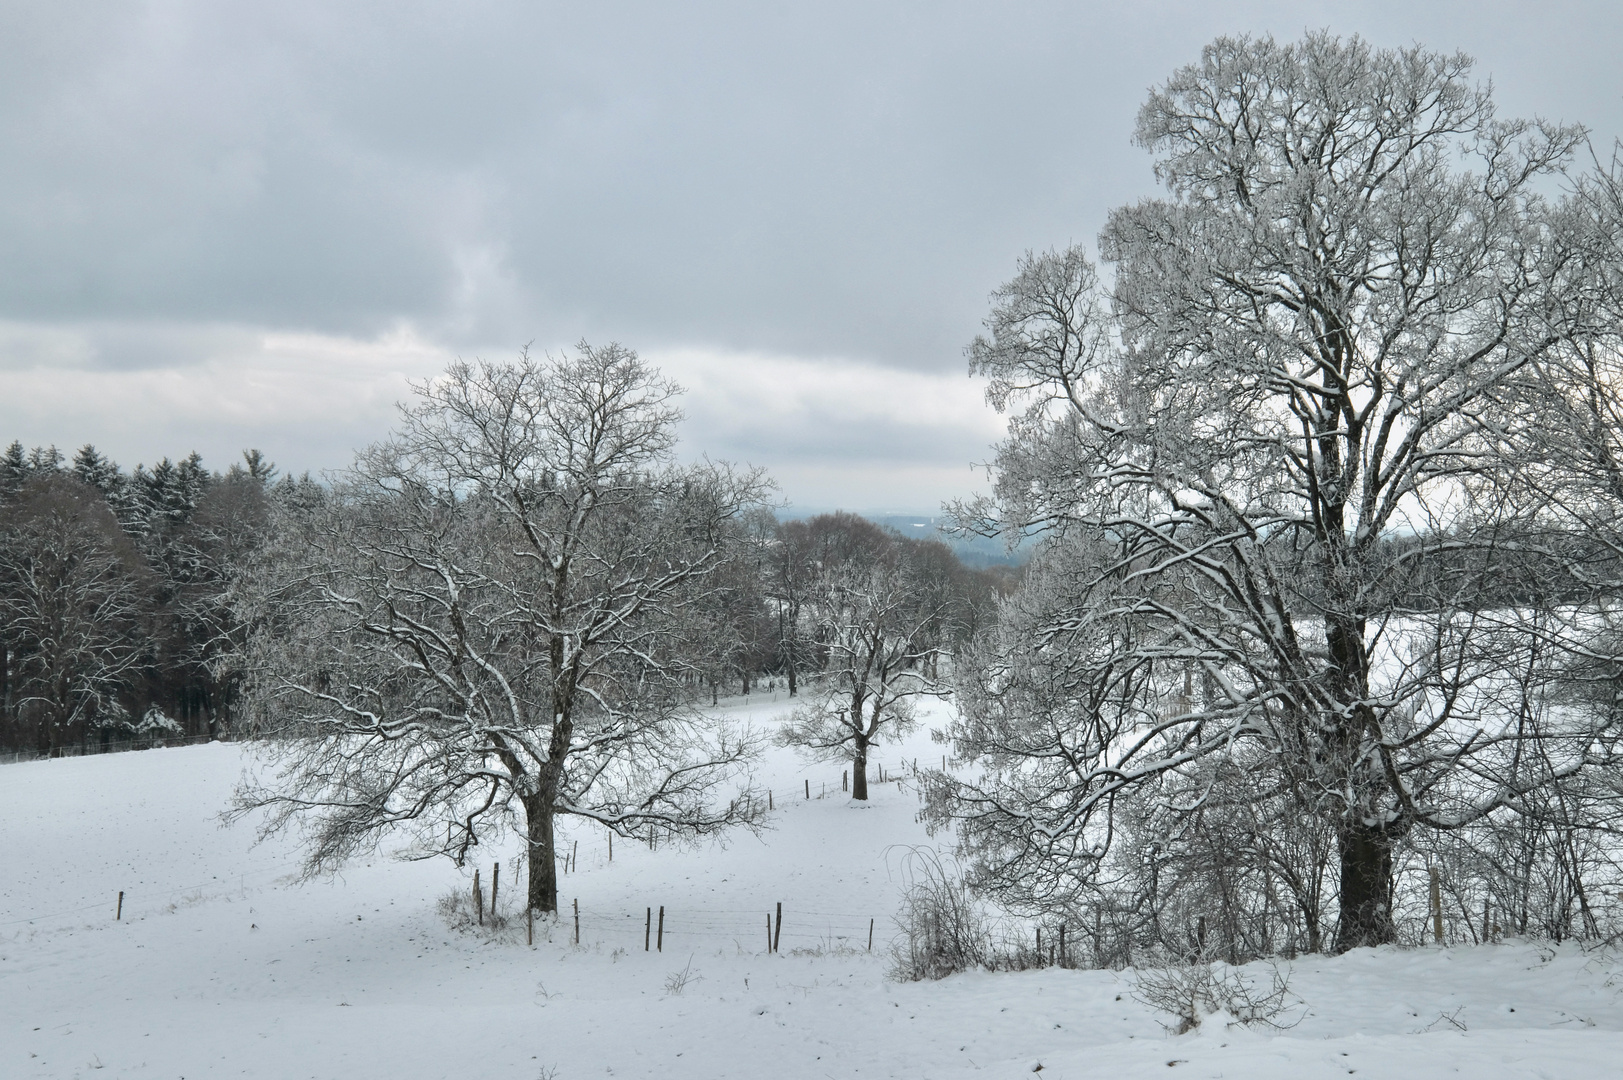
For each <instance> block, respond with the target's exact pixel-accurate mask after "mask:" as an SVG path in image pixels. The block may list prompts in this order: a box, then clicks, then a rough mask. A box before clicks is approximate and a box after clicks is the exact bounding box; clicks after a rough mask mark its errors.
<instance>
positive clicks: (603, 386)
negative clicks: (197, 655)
mask: <svg viewBox="0 0 1623 1080" xmlns="http://www.w3.org/2000/svg"><path fill="white" fill-rule="evenodd" d="M415 389H416V392H417V401H416V403H415V404H414V405H411V406H409V407H402V416H401V423H400V425H399V429H398V431H397V432H396V433H395V434H394V436H393V437H391V438H390V439H389V440H387V441H386V442H383V443H381V444H378V445H376V446H374V447H372V448H370V449H369V450H367V451H365V452H364V453H362V454H361V455H360V456H359V459H358V461H357V462H356V464H355V466H354V467H353V469H352V470H351V471H350V472H349V473H347V474H346V475H344V476H343V477H341V478H340V479H339V480H338V482H337V483H336V484H335V485H334V486H333V487H332V490H331V492H330V494H328V495H326V496H325V497H321V498H315V499H304V500H302V505H300V506H298V507H296V508H295V512H293V513H290V514H289V515H288V518H289V520H287V521H286V522H285V523H284V524H285V528H284V530H283V533H282V540H283V543H284V547H283V550H282V551H281V554H280V556H279V557H278V558H277V559H275V560H273V561H274V562H275V563H276V564H277V565H276V566H275V568H274V569H272V570H271V571H270V572H268V573H267V575H266V580H265V581H264V582H263V583H262V588H261V590H260V593H259V596H260V599H259V604H260V605H261V607H260V610H259V611H257V612H254V613H251V616H250V617H249V618H248V619H246V620H245V621H248V622H251V623H252V624H254V625H258V626H262V627H265V628H266V629H265V630H264V631H262V632H261V634H260V635H259V637H258V640H257V646H256V648H257V650H258V654H257V657H256V661H257V665H258V673H257V701H258V705H259V708H260V710H261V717H262V721H261V722H262V724H263V725H264V727H263V730H265V731H266V732H267V733H268V734H270V735H272V736H273V738H272V739H271V740H269V745H270V746H271V747H272V748H273V751H274V754H275V757H276V760H277V763H278V764H277V769H276V771H274V772H272V773H267V774H266V777H265V779H264V780H263V781H262V782H259V783H255V784H253V785H251V786H248V787H246V788H245V789H244V790H243V791H242V792H240V795H239V799H240V806H241V807H242V808H243V810H244V811H246V810H247V809H250V808H268V809H269V810H270V816H269V818H268V819H267V820H268V822H269V826H270V827H272V828H276V827H280V826H282V825H285V824H287V823H289V822H291V821H294V820H302V821H304V823H305V825H306V827H307V829H308V838H309V847H308V849H307V851H308V859H309V865H310V866H311V868H312V869H317V868H322V867H330V866H332V865H334V864H336V863H337V862H339V861H341V860H342V859H344V858H345V857H346V856H348V855H350V854H351V853H353V852H355V851H356V850H357V849H359V848H362V847H366V846H370V845H372V844H375V843H376V842H377V841H378V839H379V838H380V837H381V836H382V835H383V834H384V833H386V832H387V831H389V830H391V829H394V828H396V827H401V826H404V827H407V828H409V829H410V830H411V832H412V833H413V835H414V837H415V842H414V846H413V847H412V848H410V849H409V851H410V852H411V853H413V854H416V855H419V856H423V857H427V856H432V855H436V854H446V855H450V856H451V857H453V858H456V859H457V860H459V861H460V860H461V859H463V858H464V857H465V856H466V855H467V854H468V852H469V849H470V847H472V846H473V845H475V844H477V843H479V842H480V840H481V839H482V838H484V837H486V836H487V835H488V834H489V833H490V832H491V831H492V830H494V829H501V828H504V827H509V826H511V827H514V828H516V829H518V830H519V832H520V833H521V834H522V835H524V836H526V837H527V838H528V848H527V865H528V877H529V882H528V890H529V891H528V903H529V905H530V906H531V907H533V908H535V909H538V910H541V911H555V910H556V909H557V878H556V869H555V852H554V822H555V820H556V819H557V818H558V817H559V816H561V815H573V816H575V817H578V818H584V819H589V820H593V821H597V822H600V823H601V824H603V825H604V826H606V827H608V828H610V829H613V830H615V831H617V832H620V833H622V834H624V835H631V834H632V833H633V832H634V831H635V832H645V831H647V830H650V829H653V830H657V831H658V832H660V833H662V834H665V835H674V836H683V835H686V836H695V835H704V834H712V833H716V832H719V831H720V830H723V829H725V828H727V827H729V826H733V825H738V824H749V823H752V822H753V821H754V820H756V815H757V812H758V807H757V800H755V798H754V797H753V792H752V791H751V790H750V789H749V787H748V786H747V783H744V782H743V778H744V777H745V774H746V772H747V766H748V762H749V761H750V760H751V758H752V755H753V752H754V740H753V737H752V736H751V735H750V734H749V733H747V732H743V731H731V730H728V729H727V728H725V727H721V726H717V725H716V724H714V723H713V722H710V721H707V720H704V719H703V718H702V717H700V716H699V715H698V714H697V713H695V712H694V711H693V710H692V709H691V708H689V698H690V697H691V693H692V690H693V689H695V688H696V685H697V680H696V679H694V678H692V677H691V675H692V669H691V667H690V666H689V664H688V660H689V658H690V657H692V656H694V655H698V654H699V653H700V652H701V651H702V649H701V646H700V643H696V642H694V641H692V640H691V638H690V636H689V634H690V630H691V627H692V626H693V625H694V624H695V623H696V622H697V623H698V624H702V623H703V622H704V620H695V619H694V618H693V617H692V616H693V613H694V612H696V611H700V610H702V609H704V608H705V607H706V605H708V604H712V603H714V602H716V600H717V596H716V595H715V594H716V591H717V590H718V589H720V588H721V587H723V585H724V576H723V575H722V574H721V571H722V570H723V569H724V568H725V567H726V565H727V560H728V558H729V556H730V553H731V552H732V550H733V548H734V546H735V545H736V543H737V542H738V537H737V535H736V531H735V528H734V525H735V521H736V519H737V518H738V517H739V516H740V514H742V513H743V512H745V511H746V510H748V509H749V508H750V507H753V506H755V505H757V504H758V503H759V502H760V500H761V498H762V496H763V494H764V491H765V487H766V484H765V481H764V479H763V477H762V476H761V475H760V474H759V473H757V472H752V471H738V470H734V469H732V468H730V467H728V466H725V465H720V464H716V463H711V462H704V463H700V464H695V465H686V466H683V465H678V464H675V463H674V462H673V458H672V453H673V447H674V444H675V439H676V435H675V425H676V422H677V420H678V418H679V414H678V413H677V411H676V409H675V407H674V404H673V400H674V398H675V397H676V395H677V394H678V393H679V390H678V388H677V387H676V386H675V385H674V384H672V383H670V382H668V381H666V380H664V379H663V378H661V377H660V376H659V375H658V373H657V372H655V371H654V370H652V369H651V368H649V367H648V366H647V365H645V364H644V363H643V362H642V361H641V360H639V359H638V358H637V356H636V354H635V353H633V352H631V351H629V350H627V349H624V348H622V347H620V346H618V345H609V346H606V347H592V346H590V345H587V344H585V343H582V344H581V345H580V346H579V347H578V349H577V351H576V352H575V353H574V355H572V356H566V357H562V358H556V359H548V360H545V361H537V360H533V359H531V358H530V357H528V356H525V357H523V358H522V359H521V360H519V361H518V362H517V363H512V364H501V365H497V364H479V365H473V364H468V363H461V362H459V363H456V364H454V365H452V366H451V367H450V368H449V369H448V370H447V371H446V373H445V374H444V376H442V377H441V378H438V379H436V380H434V381H432V382H428V383H425V384H423V385H421V386H418V387H416V388H415ZM734 781H739V782H740V786H737V787H735V788H734V789H732V790H731V791H730V792H727V793H724V792H722V791H721V788H722V787H723V785H726V784H730V783H733V782H734ZM729 795H730V797H729Z"/></svg>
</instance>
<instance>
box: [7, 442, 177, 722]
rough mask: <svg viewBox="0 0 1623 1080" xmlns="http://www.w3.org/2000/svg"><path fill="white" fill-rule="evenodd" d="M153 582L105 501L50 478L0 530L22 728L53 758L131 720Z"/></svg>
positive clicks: (42, 478) (28, 489) (12, 682)
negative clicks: (101, 729)
mask: <svg viewBox="0 0 1623 1080" xmlns="http://www.w3.org/2000/svg"><path fill="white" fill-rule="evenodd" d="M151 594H152V581H151V575H150V574H149V573H147V572H146V567H145V565H144V564H143V562H142V560H141V557H140V555H139V553H138V552H136V550H135V549H134V546H133V545H132V544H131V543H130V541H129V539H128V538H127V537H125V535H124V534H123V533H122V532H121V531H120V530H119V527H118V523H117V521H115V520H114V519H113V515H112V513H111V511H109V510H108V509H107V506H106V504H105V503H103V502H102V500H101V498H100V497H99V496H98V495H97V494H96V492H94V491H93V490H91V489H90V488H88V487H86V486H85V485H83V484H82V483H80V482H79V481H78V480H76V479H74V478H73V477H71V476H69V475H67V474H65V473H60V472H57V471H56V470H55V469H54V468H53V469H50V470H44V471H39V472H37V473H36V475H35V476H33V477H32V478H30V479H28V480H26V481H24V482H23V483H22V484H21V485H20V486H19V488H18V489H17V491H16V494H15V496H14V498H13V499H12V501H11V502H10V503H9V504H8V505H6V506H5V521H4V525H3V526H0V639H3V640H5V641H6V643H7V653H8V656H9V660H8V668H9V670H8V687H7V689H8V691H9V693H8V697H10V698H11V702H10V705H11V708H12V709H13V710H14V711H15V713H16V719H18V720H21V721H22V723H23V726H24V727H28V726H32V727H33V728H34V729H35V731H36V732H37V733H38V737H39V741H40V743H41V744H42V748H43V749H46V750H47V751H49V750H53V749H56V748H57V747H60V746H63V745H64V744H66V743H68V742H71V741H73V740H75V739H78V740H84V739H85V738H86V737H88V735H89V734H90V732H91V731H92V730H95V729H97V728H98V727H102V726H105V725H106V724H107V723H110V722H113V721H116V720H120V719H123V718H125V717H127V716H128V709H127V706H126V704H125V702H124V700H123V699H124V698H125V697H127V696H128V692H129V690H130V686H131V683H132V682H133V681H134V680H135V677H136V675H137V673H138V672H139V670H140V668H141V665H142V663H143V661H144V649H143V646H144V644H145V634H144V627H143V619H144V617H145V615H146V614H147V612H148V610H149V609H150V606H151Z"/></svg>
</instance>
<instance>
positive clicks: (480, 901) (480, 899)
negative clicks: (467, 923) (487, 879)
mask: <svg viewBox="0 0 1623 1080" xmlns="http://www.w3.org/2000/svg"><path fill="white" fill-rule="evenodd" d="M473 906H474V910H475V911H477V912H479V925H480V926H483V925H485V897H484V894H483V893H481V892H480V891H479V871H477V870H475V871H474V872H473Z"/></svg>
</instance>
